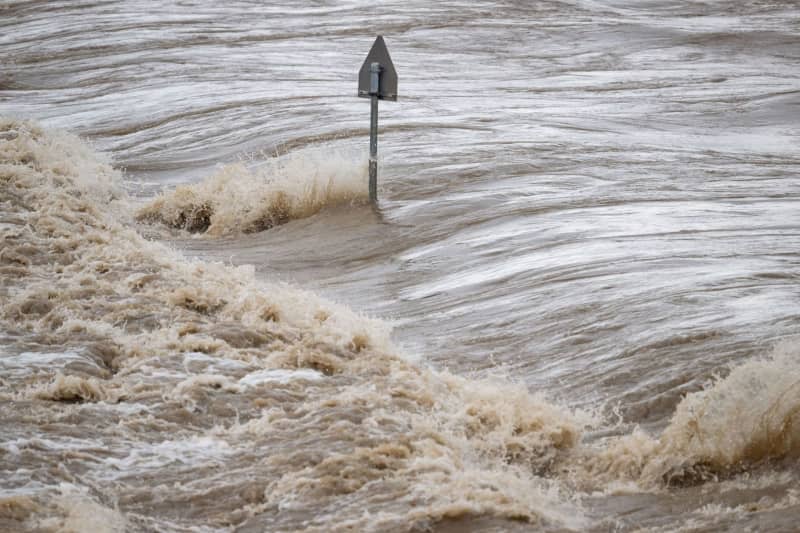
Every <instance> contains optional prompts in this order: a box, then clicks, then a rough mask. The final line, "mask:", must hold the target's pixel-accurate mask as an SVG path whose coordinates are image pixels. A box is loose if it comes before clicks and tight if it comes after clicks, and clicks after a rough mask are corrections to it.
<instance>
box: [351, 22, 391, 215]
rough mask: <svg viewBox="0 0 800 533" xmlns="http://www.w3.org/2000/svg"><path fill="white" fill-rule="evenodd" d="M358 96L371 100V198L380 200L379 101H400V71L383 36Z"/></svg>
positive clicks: (364, 70) (363, 73) (373, 51)
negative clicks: (395, 68) (398, 91)
mask: <svg viewBox="0 0 800 533" xmlns="http://www.w3.org/2000/svg"><path fill="white" fill-rule="evenodd" d="M358 96H360V97H362V98H369V99H370V120H369V199H370V201H371V202H373V203H375V202H377V201H378V100H389V101H392V102H396V101H397V72H396V71H395V70H394V65H393V64H392V58H391V57H389V51H388V50H387V49H386V44H385V43H384V42H383V37H381V36H380V35H379V36H378V37H377V39H375V42H374V43H373V44H372V48H371V49H370V51H369V54H367V58H366V59H365V60H364V64H363V65H361V70H359V72H358Z"/></svg>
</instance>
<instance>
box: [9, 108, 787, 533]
mask: <svg viewBox="0 0 800 533" xmlns="http://www.w3.org/2000/svg"><path fill="white" fill-rule="evenodd" d="M0 139H2V143H1V144H0V184H2V187H1V188H0V206H1V208H2V212H1V215H2V218H1V219H0V243H1V244H2V248H1V250H2V251H0V270H1V271H2V274H3V278H2V279H3V281H2V284H0V332H2V334H3V335H4V336H5V337H6V338H7V339H9V340H8V341H7V344H6V346H5V348H4V349H5V350H6V352H7V353H5V354H3V355H2V356H0V363H2V364H3V365H5V366H3V368H6V367H7V368H10V369H13V371H9V372H5V373H4V376H3V380H2V381H0V389H3V390H2V394H3V396H4V397H7V398H9V399H11V401H12V402H25V405H26V406H28V407H27V409H28V410H29V413H28V414H26V415H25V416H21V417H19V418H10V419H5V420H4V427H6V428H10V429H9V431H13V432H14V433H13V434H14V435H17V434H19V435H20V436H19V437H15V439H16V440H14V441H13V443H9V444H3V445H0V466H3V465H4V464H5V463H8V464H5V466H6V467H8V468H11V466H10V465H11V464H12V463H13V464H14V465H16V464H17V461H19V460H21V459H20V458H22V457H24V458H25V460H27V461H33V463H32V464H28V465H27V467H28V468H36V469H38V471H41V472H43V474H42V476H41V477H40V478H39V479H38V481H39V482H40V483H42V486H41V487H40V488H39V489H36V490H34V489H31V488H30V486H29V485H28V484H27V481H23V480H20V481H19V482H18V485H14V483H17V482H15V481H13V479H14V478H12V477H9V478H8V479H7V480H5V481H4V482H3V483H5V484H6V486H5V487H4V488H5V489H7V490H8V491H9V492H10V493H11V494H16V495H15V496H13V498H14V501H13V502H11V500H8V502H5V503H4V500H0V524H6V523H8V524H16V525H17V526H19V529H24V528H25V527H34V526H35V525H36V524H40V525H41V524H44V523H50V522H53V521H58V520H65V516H66V517H67V518H66V519H69V516H71V513H70V512H65V510H64V502H65V501H66V500H65V499H64V497H63V494H61V491H60V489H59V486H60V483H62V482H63V477H62V474H60V473H59V472H61V471H62V470H63V468H66V467H61V466H58V465H61V464H62V459H63V457H64V455H63V454H64V453H69V454H70V457H72V458H73V462H74V463H75V464H79V465H80V467H79V468H77V470H76V471H75V472H74V473H70V474H69V475H70V476H71V477H70V479H71V480H72V481H71V482H72V483H75V484H76V485H80V486H82V487H84V488H83V489H81V490H84V489H85V490H87V491H89V492H87V494H88V496H87V498H89V499H90V501H91V502H93V503H92V504H91V505H92V506H96V507H97V508H102V509H105V510H107V511H108V513H111V514H110V515H109V516H112V515H113V517H114V520H115V521H116V522H115V523H119V524H125V526H126V527H127V528H128V529H129V530H153V529H156V530H173V529H189V528H191V527H194V526H200V527H208V528H217V529H224V528H225V527H240V526H241V527H243V528H245V529H247V528H251V529H268V530H300V529H305V530H311V531H314V530H317V531H329V530H331V529H339V530H365V531H381V530H408V529H413V528H430V527H432V526H433V525H434V524H436V523H438V522H441V521H447V520H451V519H456V518H459V517H465V516H467V517H468V516H478V515H489V516H494V517H499V518H504V519H513V520H520V521H524V522H529V523H532V524H538V525H539V526H542V527H554V528H566V529H573V530H581V529H584V528H586V527H589V526H590V525H591V521H590V520H589V518H587V515H586V513H584V511H583V510H582V507H581V503H580V501H579V500H580V497H581V494H585V491H587V490H593V491H595V490H604V489H605V490H612V489H613V487H614V486H618V484H619V483H620V482H629V483H631V484H633V486H635V487H636V488H637V490H653V489H657V490H661V489H666V488H669V487H671V486H675V485H681V484H692V483H703V482H706V481H708V480H714V479H717V478H718V477H719V476H725V475H734V474H735V473H736V472H739V471H742V470H747V469H748V468H751V467H752V466H753V465H758V464H762V463H763V462H765V461H770V460H774V459H780V458H783V457H793V456H796V455H797V453H798V451H800V426H798V413H799V412H800V387H798V379H797V376H800V372H799V371H800V352H798V350H797V347H796V344H791V343H787V344H784V345H782V346H780V347H779V348H778V349H777V351H776V352H775V353H774V354H773V355H772V356H771V357H768V358H765V359H759V360H752V361H748V362H746V363H744V364H743V365H741V366H739V367H737V368H734V369H733V370H732V371H731V372H730V373H729V374H728V375H727V376H726V377H724V378H718V379H716V380H714V381H713V382H710V383H709V384H708V385H707V387H706V388H705V389H704V390H702V391H700V392H697V393H694V394H691V395H688V396H687V397H686V398H684V399H683V400H682V401H681V402H680V404H679V405H678V406H677V408H676V411H675V414H674V416H673V418H672V420H671V422H670V424H669V425H668V426H667V428H666V429H665V430H664V431H663V432H662V434H661V435H660V436H651V435H648V434H646V433H644V432H641V431H634V432H633V433H631V434H628V435H623V436H618V437H613V438H608V439H606V440H604V441H600V442H593V443H589V442H586V439H585V434H586V431H587V430H589V429H592V428H597V427H598V426H600V425H601V424H602V421H601V420H600V419H599V417H597V416H594V415H593V414H591V413H586V412H582V411H577V410H574V409H570V408H567V407H564V406H560V405H557V404H555V403H552V402H550V401H548V400H547V399H545V398H544V397H543V396H541V395H538V394H535V393H532V392H531V391H529V390H528V388H527V387H526V386H524V385H523V384H520V383H514V382H512V381H509V380H506V379H499V378H486V379H472V378H466V377H462V376H456V375H453V374H451V373H449V372H447V371H442V370H436V369H432V368H429V367H427V366H425V365H422V364H420V363H419V362H417V361H415V360H414V359H413V358H412V357H408V356H406V355H404V354H402V353H400V352H399V351H398V350H397V349H396V348H395V347H394V346H393V345H392V343H391V340H390V331H389V328H388V326H387V325H386V324H385V323H384V322H382V321H379V320H376V319H371V318H367V317H364V316H362V315H359V314H357V313H355V312H353V311H351V310H350V309H348V308H346V307H344V306H341V305H338V304H335V303H333V302H329V301H326V300H324V299H322V298H320V297H318V296H317V295H315V294H313V293H311V292H308V291H303V290H301V289H298V288H296V287H292V286H289V285H286V284H279V283H268V282H265V281H262V280H259V279H257V278H256V277H255V275H254V269H253V268H252V267H231V266H226V265H222V264H218V263H211V262H204V261H198V260H189V259H187V258H185V257H183V256H182V255H180V254H179V253H178V252H176V251H174V250H172V249H170V248H168V247H166V246H165V245H163V244H160V243H157V242H151V241H148V240H146V239H144V238H143V237H142V236H141V235H139V234H138V233H137V232H136V231H135V229H134V228H135V224H134V223H133V222H134V218H135V216H136V214H135V212H134V210H135V207H134V205H133V203H132V202H131V201H129V199H128V198H127V197H126V196H125V193H124V192H123V189H122V187H121V182H122V177H121V175H120V174H119V173H118V172H117V171H116V170H114V169H113V168H112V167H111V166H110V165H109V163H108V162H107V161H105V160H103V159H102V158H100V157H98V156H97V155H96V154H94V153H93V152H92V150H91V149H90V148H88V147H87V146H86V145H85V144H84V143H82V142H81V141H80V140H79V139H77V138H76V137H73V136H71V135H69V134H65V133H59V132H51V131H45V130H43V129H42V128H41V127H39V126H37V125H36V124H33V123H30V122H24V121H11V120H3V121H0ZM299 164H300V163H297V165H299ZM289 166H290V167H291V168H299V167H297V166H292V165H289ZM312 166H313V165H312ZM237 172H238V171H237ZM234 174H235V173H234ZM345 174H347V175H350V173H349V172H345ZM286 175H287V176H288V175H291V173H287V174H286ZM325 179H328V178H325ZM232 182H233V180H232V179H228V178H225V179H222V180H221V181H220V182H219V183H223V184H230V183H232ZM209 183H210V182H208V183H206V184H201V185H200V186H196V187H195V188H194V189H192V188H191V186H189V187H188V188H187V189H186V190H192V191H199V192H197V193H196V194H197V195H198V196H199V197H203V198H207V199H209V201H210V199H211V192H210V191H212V190H213V187H211V186H210V185H209ZM326 183H327V182H326ZM228 186H230V187H233V185H224V186H222V188H221V189H216V190H217V193H216V194H217V195H218V196H220V197H223V198H224V195H225V194H227V193H226V192H225V191H227V190H228V189H226V188H225V187H228ZM265 187H266V186H265ZM267 189H268V187H267V188H265V189H263V190H264V191H266V190H267ZM235 190H236V191H237V192H236V193H235V194H244V189H240V188H238V185H237V186H236V187H235ZM165 198H166V197H165ZM165 198H162V199H161V200H163V202H167V200H166V199H165ZM218 202H219V205H220V206H221V209H222V211H216V212H215V213H217V215H216V216H217V217H218V218H216V219H213V220H212V221H211V222H210V224H209V227H208V230H209V231H210V230H211V228H212V227H215V228H217V229H216V230H214V231H220V232H224V231H227V230H228V229H233V228H234V226H236V227H239V228H242V227H248V226H246V224H244V222H243V221H245V220H256V219H258V218H259V217H260V215H258V216H257V215H256V214H255V209H256V205H257V204H258V202H251V203H249V204H247V205H248V206H251V207H250V208H248V209H249V210H248V209H245V210H243V211H237V212H227V211H225V210H224V209H223V206H224V204H226V202H224V201H222V200H218ZM156 203H157V202H154V203H153V204H152V205H155V204H156ZM227 203H229V204H235V203H236V202H233V201H229V202H227ZM161 205H166V204H165V203H162V204H161ZM224 213H228V214H225V215H224V216H223V214H224ZM139 216H141V214H140V215H139ZM223 221H228V222H223ZM231 221H236V224H235V225H234V224H233V222H231ZM214 224H216V226H215V225H214ZM32 347H36V348H37V350H39V351H40V352H42V353H43V355H42V357H40V358H39V359H37V358H36V357H35V356H34V355H32V354H33V353H34V352H33V351H32ZM59 353H61V354H62V355H63V358H62V359H59V356H58V354H59ZM25 361H28V362H30V361H33V362H34V363H36V364H33V363H31V364H22V363H23V362H25ZM37 361H38V362H37ZM6 362H9V363H8V365H6ZM17 363H19V364H17ZM23 368H28V369H29V371H28V372H23V371H22V369H23ZM9 390H11V391H18V392H16V393H13V394H9V392H8V391H9ZM4 416H6V417H13V416H15V414H14V412H13V410H11V411H9V412H8V413H6V414H5V415H4ZM65 417H67V418H69V417H74V418H75V419H80V420H84V422H83V423H81V426H80V427H81V432H82V434H81V435H82V438H83V439H84V440H81V441H80V442H77V441H75V440H74V438H73V437H72V436H71V435H72V433H70V431H71V430H70V429H69V428H72V427H74V424H72V423H71V424H68V425H64V424H60V423H54V422H55V421H60V420H63V419H64V418H65ZM80 417H85V418H83V419H81V418H80ZM93 417H94V418H93ZM109 420H114V421H116V423H108V421H109ZM45 427H46V428H47V431H52V432H56V433H55V434H56V435H57V436H59V435H60V438H61V441H58V439H55V440H54V442H61V444H53V445H52V446H50V445H48V446H43V445H42V444H41V439H40V437H41V432H42V431H44V430H43V429H42V428H45ZM59 431H61V432H63V434H59V433H58V432H59ZM37 439H39V440H38V441H37ZM69 439H73V440H72V441H71V440H69ZM95 441H96V442H97V443H99V444H90V443H91V442H95ZM70 442H73V444H69V443H70ZM159 443H160V444H159ZM200 445H202V446H201V447H202V450H200V451H201V452H202V453H200V452H197V453H190V452H189V451H185V452H180V451H175V450H184V449H185V450H193V449H195V448H197V447H198V446H200ZM26 446H27V447H28V448H26ZM59 446H62V447H63V446H70V448H69V449H68V450H67V451H64V449H62V448H59ZM93 446H94V448H93ZM27 449H31V450H36V453H35V454H27V455H25V453H26V452H25V450H27ZM167 449H169V450H170V454H172V455H169V456H168V457H166V456H165V458H158V461H157V463H158V465H159V468H158V472H159V474H158V475H159V477H158V479H156V478H154V477H152V475H151V474H149V473H148V472H149V471H146V469H145V470H142V468H144V467H142V464H144V463H147V461H145V460H144V459H142V458H143V457H144V458H151V456H153V454H154V453H156V451H159V450H162V451H163V450H167ZM92 450H95V451H92ZM154 450H155V451H154ZM159 453H160V452H159ZM165 453H166V452H165ZM159 457H160V456H159ZM149 460H150V459H148V461H149ZM143 461H144V462H143ZM153 461H156V459H153ZM147 464H149V463H147ZM154 464H155V463H154ZM14 469H16V466H14ZM126 469H127V470H126ZM136 469H138V470H136ZM220 471H224V472H225V476H224V478H223V477H220V475H219V472H220ZM145 474H147V475H145ZM109 494H111V495H113V496H109ZM20 498H22V499H20ZM82 501H83V500H82ZM87 501H89V500H87ZM9 502H10V503H9ZM15 502H16V503H15ZM189 502H191V505H188V503H189ZM93 508H94V507H93ZM189 508H191V509H193V511H192V512H191V513H190V512H188V511H187V512H185V513H181V512H177V513H176V511H175V509H189ZM112 509H113V511H112ZM65 513H66V514H65ZM78 514H79V515H80V516H83V514H82V513H78ZM76 516H77V515H76ZM48 521H50V522H48ZM53 523H55V522H53ZM332 524H336V526H332ZM115 527H116V526H115Z"/></svg>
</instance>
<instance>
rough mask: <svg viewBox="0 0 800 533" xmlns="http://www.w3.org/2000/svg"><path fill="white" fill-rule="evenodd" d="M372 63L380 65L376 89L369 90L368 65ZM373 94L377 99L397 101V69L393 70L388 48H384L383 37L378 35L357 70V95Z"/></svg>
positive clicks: (368, 95)
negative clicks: (359, 68)
mask: <svg viewBox="0 0 800 533" xmlns="http://www.w3.org/2000/svg"><path fill="white" fill-rule="evenodd" d="M372 63H378V65H380V75H379V82H378V87H377V91H375V88H374V87H373V88H372V90H370V65H372ZM373 94H375V95H377V97H378V100H391V101H392V102H396V101H397V71H395V70H394V65H393V64H392V58H391V57H389V50H387V49H386V43H384V42H383V37H382V36H380V35H378V38H377V39H375V42H374V43H372V48H371V49H370V51H369V54H367V59H365V60H364V64H363V65H361V70H359V71H358V96H361V97H362V98H369V97H370V96H372V95H373Z"/></svg>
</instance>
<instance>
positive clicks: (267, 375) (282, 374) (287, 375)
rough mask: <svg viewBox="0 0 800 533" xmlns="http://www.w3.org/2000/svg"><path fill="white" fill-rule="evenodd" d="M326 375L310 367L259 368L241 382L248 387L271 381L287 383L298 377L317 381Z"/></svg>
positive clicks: (240, 381)
mask: <svg viewBox="0 0 800 533" xmlns="http://www.w3.org/2000/svg"><path fill="white" fill-rule="evenodd" d="M324 377H325V375H324V374H323V373H322V372H318V371H316V370H312V369H310V368H300V369H298V370H286V369H275V370H259V371H257V372H251V373H250V374H247V375H246V376H245V377H243V378H242V379H240V380H239V384H240V385H245V386H247V387H254V386H256V385H261V384H262V383H270V382H273V383H280V384H282V385H286V384H287V383H289V382H291V381H294V380H296V379H306V380H309V381H316V380H320V379H322V378H324Z"/></svg>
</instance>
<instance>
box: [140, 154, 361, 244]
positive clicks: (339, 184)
mask: <svg viewBox="0 0 800 533" xmlns="http://www.w3.org/2000/svg"><path fill="white" fill-rule="evenodd" d="M366 168H367V165H366V161H365V160H364V159H363V158H362V157H357V156H354V155H348V154H343V153H338V152H329V151H328V152H322V151H320V150H319V149H306V150H298V151H295V152H292V153H290V154H287V155H284V156H281V157H277V158H275V159H271V160H268V161H267V162H265V163H262V164H260V165H258V166H247V165H245V164H243V163H236V164H231V165H227V166H224V167H223V168H221V169H220V170H219V171H217V172H216V173H215V174H213V175H211V176H209V177H208V178H206V179H205V180H203V181H201V182H200V183H197V184H192V185H180V186H178V187H176V188H175V189H174V190H172V191H170V192H167V193H162V194H161V195H160V196H158V197H157V198H156V199H155V200H153V201H152V202H150V203H149V204H148V205H147V206H145V207H143V208H142V209H140V210H139V212H138V214H137V218H138V219H139V220H142V221H146V222H151V223H161V224H165V225H167V226H169V227H173V228H179V229H185V230H187V231H191V232H205V233H207V234H209V235H223V234H227V233H234V232H244V233H253V232H258V231H263V230H266V229H269V228H271V227H273V226H277V225H279V224H283V223H285V222H288V221H289V220H293V219H298V218H305V217H308V216H311V215H313V214H315V213H317V212H319V211H320V210H321V209H323V208H324V207H326V206H333V205H341V204H348V203H353V202H362V201H364V200H365V199H366V184H367V177H366V170H365V169H366Z"/></svg>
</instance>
